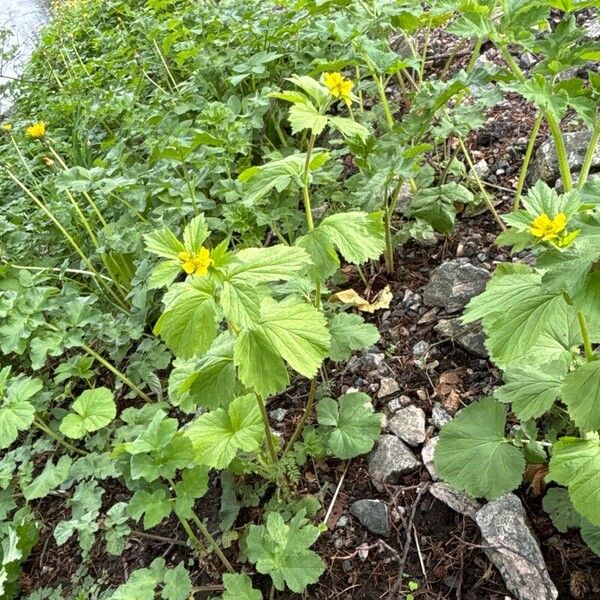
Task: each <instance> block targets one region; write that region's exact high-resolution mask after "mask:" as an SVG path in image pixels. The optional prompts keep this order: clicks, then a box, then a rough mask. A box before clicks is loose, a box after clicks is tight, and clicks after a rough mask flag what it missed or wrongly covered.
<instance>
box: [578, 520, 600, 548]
mask: <svg viewBox="0 0 600 600" xmlns="http://www.w3.org/2000/svg"><path fill="white" fill-rule="evenodd" d="M581 537H582V538H583V541H584V542H585V543H586V544H587V545H588V546H589V548H590V550H591V551H592V552H594V553H595V554H597V555H598V556H600V527H599V526H598V525H594V524H593V523H590V522H589V521H588V520H587V519H582V523H581Z"/></svg>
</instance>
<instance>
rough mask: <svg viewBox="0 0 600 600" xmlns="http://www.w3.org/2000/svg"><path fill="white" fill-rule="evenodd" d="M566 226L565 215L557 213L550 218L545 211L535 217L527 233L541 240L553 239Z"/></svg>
mask: <svg viewBox="0 0 600 600" xmlns="http://www.w3.org/2000/svg"><path fill="white" fill-rule="evenodd" d="M566 226H567V215H565V213H562V212H561V213H558V214H557V215H556V216H555V217H554V219H551V218H550V217H549V216H548V215H547V214H546V213H542V214H541V215H540V216H539V217H536V218H535V219H534V220H533V223H532V224H531V227H530V228H529V233H531V234H532V235H534V236H535V237H537V238H541V239H542V240H553V239H555V238H557V237H558V234H559V233H560V232H561V231H563V229H564V228H565V227H566Z"/></svg>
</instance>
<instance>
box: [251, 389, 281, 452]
mask: <svg viewBox="0 0 600 600" xmlns="http://www.w3.org/2000/svg"><path fill="white" fill-rule="evenodd" d="M255 395H256V403H257V404H258V408H259V410H260V416H261V417H262V421H263V425H264V428H265V437H266V438H267V448H268V449H269V457H270V458H271V462H272V463H273V464H275V463H276V462H277V452H275V446H274V444H273V433H272V432H271V423H270V422H269V415H268V414H267V409H266V407H265V403H264V401H263V399H262V398H261V397H260V396H259V395H258V394H255Z"/></svg>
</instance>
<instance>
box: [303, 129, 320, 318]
mask: <svg viewBox="0 0 600 600" xmlns="http://www.w3.org/2000/svg"><path fill="white" fill-rule="evenodd" d="M316 139H317V136H316V135H315V134H314V133H313V134H311V136H310V138H309V140H308V146H307V148H306V160H305V161H304V170H303V172H302V202H303V204H304V214H305V215H306V228H307V229H308V231H313V229H314V228H315V222H314V219H313V215H312V204H311V200H310V190H309V178H310V161H311V158H312V152H313V149H314V147H315V141H316ZM315 306H316V307H317V308H320V307H321V282H319V281H317V282H316V283H315Z"/></svg>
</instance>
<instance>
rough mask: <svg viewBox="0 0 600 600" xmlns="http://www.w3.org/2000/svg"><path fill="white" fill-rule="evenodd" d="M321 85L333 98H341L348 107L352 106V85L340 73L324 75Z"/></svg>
mask: <svg viewBox="0 0 600 600" xmlns="http://www.w3.org/2000/svg"><path fill="white" fill-rule="evenodd" d="M323 83H324V84H325V86H326V87H327V88H328V89H329V93H330V94H331V95H332V96H333V97H334V98H342V100H344V102H345V103H346V104H347V105H348V106H350V104H352V96H351V93H352V87H353V83H352V81H350V80H349V79H346V78H345V77H344V76H343V75H342V74H341V73H324V74H323Z"/></svg>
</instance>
